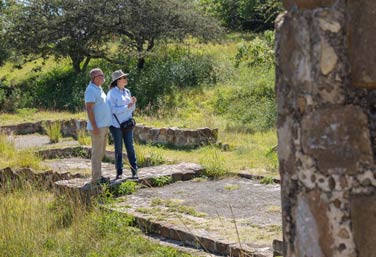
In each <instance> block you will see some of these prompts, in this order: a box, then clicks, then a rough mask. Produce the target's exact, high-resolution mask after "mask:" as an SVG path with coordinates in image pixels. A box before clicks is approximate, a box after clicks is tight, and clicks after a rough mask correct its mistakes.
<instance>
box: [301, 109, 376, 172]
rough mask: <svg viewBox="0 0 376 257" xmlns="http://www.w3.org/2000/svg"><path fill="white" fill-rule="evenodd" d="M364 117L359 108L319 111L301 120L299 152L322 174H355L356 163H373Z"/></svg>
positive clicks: (365, 117)
mask: <svg viewBox="0 0 376 257" xmlns="http://www.w3.org/2000/svg"><path fill="white" fill-rule="evenodd" d="M364 128H368V119H367V116H366V115H365V114H364V113H363V111H362V110H361V109H360V108H359V107H355V106H345V107H343V106H339V107H333V108H331V109H321V110H318V111H316V112H313V113H311V114H309V115H307V116H305V117H304V118H303V121H302V137H301V138H302V148H303V151H304V153H305V154H307V155H309V156H311V157H313V158H314V159H316V160H317V165H318V168H319V170H320V172H322V173H323V174H350V175H351V174H356V172H357V165H358V164H359V163H360V162H368V163H373V154H372V148H371V141H370V135H369V131H368V130H367V129H364Z"/></svg>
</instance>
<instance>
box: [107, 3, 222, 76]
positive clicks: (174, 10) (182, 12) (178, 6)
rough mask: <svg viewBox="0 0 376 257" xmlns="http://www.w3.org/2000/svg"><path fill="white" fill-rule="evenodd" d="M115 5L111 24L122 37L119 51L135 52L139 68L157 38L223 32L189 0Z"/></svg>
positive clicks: (210, 35)
mask: <svg viewBox="0 0 376 257" xmlns="http://www.w3.org/2000/svg"><path fill="white" fill-rule="evenodd" d="M114 6H116V10H114V12H113V15H112V17H113V25H112V27H113V28H114V31H116V33H117V35H119V36H120V37H121V39H122V41H121V43H120V44H119V46H120V49H121V52H125V53H131V54H132V53H135V54H136V55H137V56H136V58H137V59H138V63H137V67H138V69H142V68H143V67H144V63H145V56H146V55H147V53H148V52H150V51H152V49H153V48H154V46H155V44H156V43H157V42H158V41H161V40H163V41H166V40H168V39H174V40H182V39H184V38H185V37H187V36H194V37H197V38H199V39H203V40H208V39H213V38H218V37H219V36H220V34H221V32H222V31H221V28H220V26H219V25H218V22H217V20H215V19H213V18H210V17H207V16H205V15H203V14H202V13H201V12H200V11H199V10H198V8H197V7H196V6H195V5H194V4H192V2H191V1H188V0H159V1H155V0H125V1H124V0H120V1H118V2H117V3H116V5H114Z"/></svg>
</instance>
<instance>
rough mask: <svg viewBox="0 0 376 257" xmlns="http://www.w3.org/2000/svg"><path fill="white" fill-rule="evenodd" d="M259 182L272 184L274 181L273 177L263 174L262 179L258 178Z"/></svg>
mask: <svg viewBox="0 0 376 257" xmlns="http://www.w3.org/2000/svg"><path fill="white" fill-rule="evenodd" d="M260 183H261V184H263V185H273V184H275V183H274V178H273V177H271V176H265V177H263V178H262V179H260Z"/></svg>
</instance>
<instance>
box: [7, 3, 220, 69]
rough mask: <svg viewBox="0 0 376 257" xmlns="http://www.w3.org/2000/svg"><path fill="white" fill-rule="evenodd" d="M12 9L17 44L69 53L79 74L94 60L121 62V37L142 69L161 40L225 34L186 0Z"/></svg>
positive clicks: (10, 31) (44, 52) (11, 33)
mask: <svg viewBox="0 0 376 257" xmlns="http://www.w3.org/2000/svg"><path fill="white" fill-rule="evenodd" d="M13 1H15V0H13ZM7 10H8V11H7V19H8V21H9V22H8V26H7V28H6V31H7V34H6V35H7V38H8V39H9V41H10V42H11V44H12V45H13V46H15V47H16V48H17V49H19V51H21V52H22V54H24V55H27V54H34V55H35V54H40V55H41V56H43V57H46V56H49V55H53V56H55V57H69V58H70V59H71V60H72V65H73V68H74V71H75V72H76V73H79V72H82V71H85V70H86V67H87V65H88V64H89V62H90V60H91V59H92V58H103V59H106V60H108V61H111V62H118V63H122V61H121V60H119V59H118V58H117V56H116V55H113V54H112V55H111V51H109V46H110V45H111V44H109V43H111V42H113V41H115V40H119V39H121V40H122V41H121V43H120V44H119V45H120V48H119V49H120V50H119V51H121V52H124V51H125V53H129V54H134V53H135V54H136V57H137V59H138V68H139V69H142V68H143V67H144V62H145V59H144V57H145V53H146V52H149V51H151V50H152V49H153V47H154V45H155V43H156V41H158V40H162V39H170V38H171V39H182V38H184V37H186V36H188V35H193V36H197V37H201V38H204V39H208V38H210V37H214V35H216V34H218V33H219V32H220V29H219V26H218V25H217V23H216V22H215V20H213V19H211V18H207V17H205V16H203V15H201V14H200V13H199V12H198V10H197V9H195V8H194V5H193V4H191V3H190V1H187V0H160V1H153V0H108V1H100V0H82V1H76V0H64V1H63V0H29V1H22V2H18V1H15V2H12V4H11V6H10V7H9V8H7ZM111 46H113V45H111ZM112 52H113V50H112ZM115 52H116V53H118V51H115Z"/></svg>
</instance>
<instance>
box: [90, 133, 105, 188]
mask: <svg viewBox="0 0 376 257" xmlns="http://www.w3.org/2000/svg"><path fill="white" fill-rule="evenodd" d="M107 134H108V127H104V128H99V134H96V135H94V134H93V133H92V131H90V135H91V174H92V181H93V182H96V181H98V180H100V178H101V176H102V160H103V157H104V154H105V151H106V143H107Z"/></svg>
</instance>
